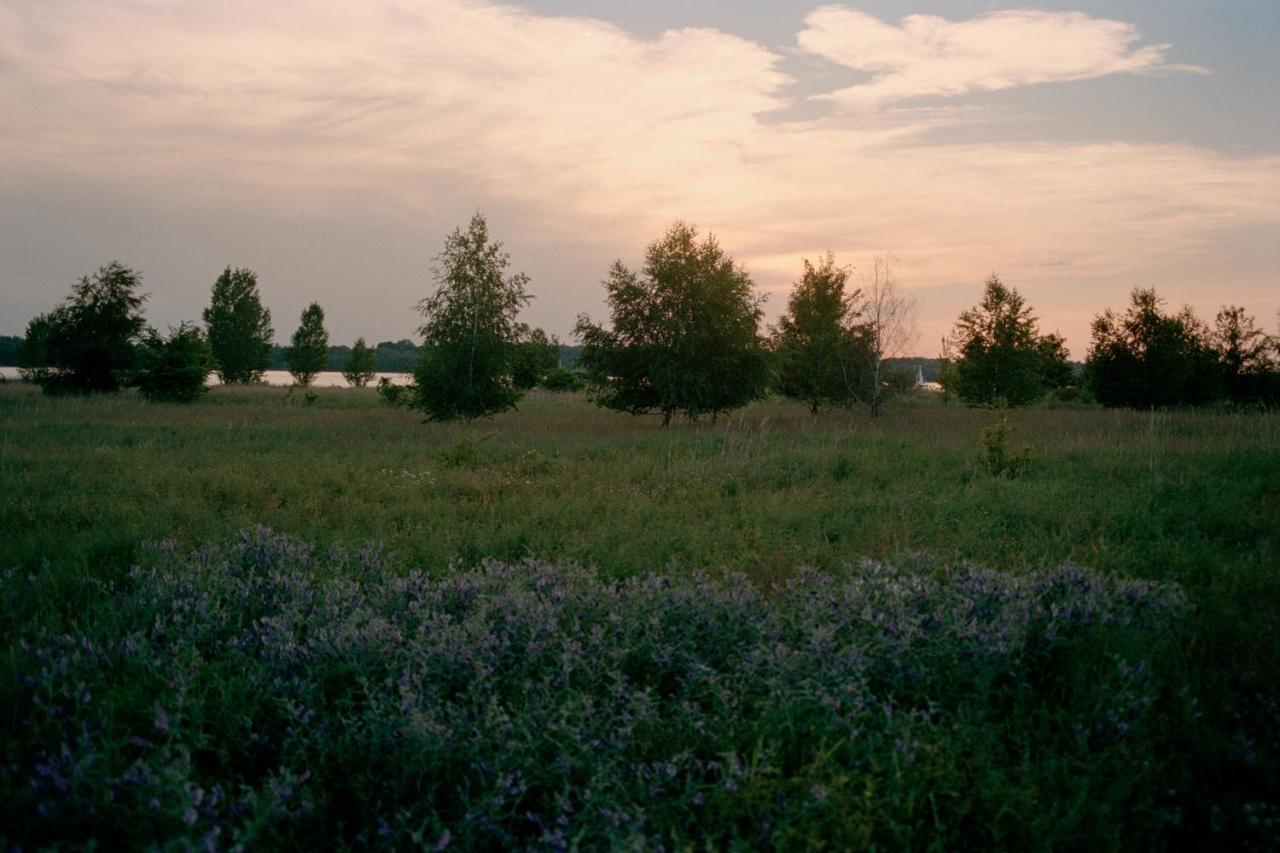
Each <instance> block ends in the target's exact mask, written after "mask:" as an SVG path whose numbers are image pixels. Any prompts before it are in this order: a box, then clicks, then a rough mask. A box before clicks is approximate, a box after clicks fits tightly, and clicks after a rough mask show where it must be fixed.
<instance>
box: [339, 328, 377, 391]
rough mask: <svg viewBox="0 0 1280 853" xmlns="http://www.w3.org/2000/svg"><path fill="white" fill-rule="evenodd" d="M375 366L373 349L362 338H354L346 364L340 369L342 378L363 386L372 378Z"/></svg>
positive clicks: (352, 383)
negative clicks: (354, 341)
mask: <svg viewBox="0 0 1280 853" xmlns="http://www.w3.org/2000/svg"><path fill="white" fill-rule="evenodd" d="M376 368H377V362H376V361H375V359H374V354H373V350H371V349H370V348H369V345H368V344H366V343H365V342H364V338H356V343H355V346H353V347H351V355H350V356H349V357H348V359H347V366H346V367H345V368H343V370H342V378H343V379H345V380H347V382H348V383H350V384H351V385H354V386H355V387H357V388H363V387H364V386H366V385H368V384H369V382H370V381H371V380H372V379H373V377H374V374H375V373H376Z"/></svg>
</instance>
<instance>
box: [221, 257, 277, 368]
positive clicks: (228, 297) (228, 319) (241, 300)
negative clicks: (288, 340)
mask: <svg viewBox="0 0 1280 853" xmlns="http://www.w3.org/2000/svg"><path fill="white" fill-rule="evenodd" d="M203 317H204V322H205V328H206V329H207V330H208V340H209V349H210V351H211V352H212V353H213V359H214V363H215V364H216V369H217V371H218V376H219V377H220V378H221V379H222V381H223V382H224V383H227V384H230V383H236V382H257V381H258V380H259V379H261V377H262V371H263V370H265V369H266V368H267V366H268V365H269V363H270V362H269V359H270V355H271V338H272V336H273V335H274V334H275V330H274V329H272V328H271V312H270V311H269V310H267V309H266V308H264V307H263V305H262V298H261V296H260V295H259V293H258V277H257V275H255V274H254V273H253V272H252V271H251V270H247V269H240V268H236V269H232V268H231V267H227V268H226V269H225V270H224V271H223V273H222V275H220V276H218V280H217V281H215V282H214V283H213V294H212V297H211V299H210V300H209V307H208V308H206V309H204V314H203Z"/></svg>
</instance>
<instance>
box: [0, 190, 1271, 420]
mask: <svg viewBox="0 0 1280 853" xmlns="http://www.w3.org/2000/svg"><path fill="white" fill-rule="evenodd" d="M436 262H437V263H436V267H435V268H434V279H435V289H434V291H433V292H432V293H431V294H430V295H428V296H427V297H426V298H424V299H423V300H422V301H421V302H420V303H419V304H418V306H417V307H418V311H419V313H420V314H421V317H422V320H423V324H422V326H421V328H420V329H419V332H420V334H421V335H422V339H423V342H422V344H421V345H415V344H414V343H413V342H412V341H407V340H406V341H400V342H382V343H379V344H378V345H377V346H376V347H369V346H368V344H367V343H366V342H365V340H364V338H359V339H357V340H356V342H355V344H354V345H353V346H351V347H349V348H348V347H332V346H330V344H329V335H328V331H327V330H326V328H325V315H324V310H323V309H322V308H321V307H320V305H319V304H317V303H314V302H313V303H311V304H310V305H309V306H307V308H306V309H304V311H303V312H302V315H301V317H300V318H299V325H298V328H297V330H296V331H295V332H294V333H293V335H292V338H291V340H290V343H289V345H288V346H285V347H279V346H276V345H275V344H274V343H273V340H272V339H273V335H274V329H273V327H272V318H271V312H270V310H269V309H267V308H266V307H265V306H264V305H263V304H262V301H261V296H260V293H259V289H258V282H257V276H256V275H255V274H254V273H253V272H252V271H250V270H247V269H241V268H231V267H228V268H226V269H225V270H224V271H223V273H222V274H221V275H220V276H219V277H218V279H217V280H216V281H215V283H214V285H213V288H212V292H211V296H210V303H209V305H208V307H207V308H205V310H204V311H203V312H202V320H203V327H202V326H200V325H197V324H194V323H188V322H183V323H180V324H179V325H178V326H177V327H176V328H171V329H170V330H169V333H168V334H167V335H165V334H162V333H161V332H159V331H158V330H156V329H154V328H152V327H149V326H148V325H147V324H146V322H145V320H144V318H143V312H142V306H143V302H144V300H145V298H146V297H145V295H143V294H141V293H140V286H141V278H140V276H139V274H138V273H137V272H136V271H134V270H132V269H130V268H129V267H127V266H125V265H123V264H121V263H119V262H113V263H111V264H109V265H107V266H105V267H102V268H101V269H99V270H98V271H97V272H96V273H95V274H94V275H93V276H91V277H90V276H86V277H83V278H82V279H81V280H80V281H79V282H77V283H76V284H75V285H74V286H73V287H72V291H71V294H70V295H69V296H68V297H67V298H66V299H65V300H64V301H63V302H62V303H60V304H59V305H58V306H56V307H55V308H54V309H53V310H51V311H49V312H48V313H46V314H41V315H39V316H37V317H35V318H33V319H32V320H31V322H30V323H29V324H28V327H27V330H26V334H25V335H24V336H23V338H21V339H20V340H18V341H17V342H16V346H13V345H12V344H10V346H13V348H14V349H15V350H16V351H15V352H14V355H15V356H16V361H17V363H18V365H19V367H20V368H21V372H22V375H23V377H24V378H26V379H28V380H29V381H32V382H35V383H37V384H38V385H40V386H41V388H42V389H43V390H44V391H45V392H46V393H48V394H66V393H74V394H89V393H96V392H112V391H118V390H120V389H121V388H124V387H126V386H134V387H137V388H138V390H139V392H140V393H141V394H142V395H143V396H145V397H147V398H148V399H152V400H170V401H189V400H193V399H196V398H198V397H199V396H200V395H201V394H202V393H204V392H205V390H206V388H207V378H208V376H209V375H210V374H211V373H216V374H217V375H218V376H219V378H220V379H221V381H222V382H223V383H224V384H247V383H254V382H258V381H260V380H261V377H262V373H263V371H265V370H267V369H270V368H272V367H279V366H283V367H285V368H287V369H288V370H289V371H290V373H291V374H292V375H293V377H294V381H295V383H296V384H297V385H298V386H301V387H302V388H303V389H308V393H307V399H308V400H310V399H313V395H311V394H310V392H309V387H310V385H311V382H312V381H313V379H314V377H315V375H316V374H317V373H319V372H321V371H323V370H327V369H332V368H334V367H337V368H338V369H340V370H341V371H342V373H343V375H344V377H345V378H346V379H347V381H348V382H349V383H350V384H351V385H353V386H356V387H363V386H365V385H367V384H368V383H369V382H371V381H372V379H373V378H374V376H375V372H376V371H377V370H378V369H383V370H388V369H389V370H395V369H397V368H400V369H405V368H409V369H411V370H412V372H413V381H412V383H411V384H410V385H408V386H395V385H392V384H391V383H389V382H388V381H386V380H383V381H382V382H381V383H379V389H378V390H379V393H380V394H381V395H382V397H383V398H384V399H385V400H386V401H387V402H388V403H390V404H392V405H396V406H403V407H407V408H413V409H416V410H419V411H422V412H423V413H424V414H426V416H427V417H428V418H429V419H432V420H454V419H466V420H470V419H474V418H478V417H485V416H489V415H493V414H496V413H499V412H502V411H506V410H508V409H511V408H514V407H515V405H516V404H517V403H518V401H519V400H520V398H521V396H522V394H523V393H524V392H525V391H527V390H528V389H530V388H533V387H536V386H538V385H543V386H544V387H549V388H551V389H553V390H577V389H578V388H581V387H583V386H586V387H588V388H589V389H590V392H591V396H592V399H593V400H594V401H595V402H596V403H597V404H599V405H601V406H603V407H605V408H609V409H613V410H616V411H620V412H627V413H630V414H634V415H639V414H650V413H653V414H658V415H660V416H661V418H662V422H663V424H667V423H670V422H671V420H672V418H673V417H674V416H676V415H677V414H679V415H683V416H685V417H687V418H690V419H697V418H700V417H703V416H709V417H711V418H712V419H713V420H714V419H715V418H716V417H717V416H719V415H720V414H723V413H726V412H729V411H732V410H733V409H736V408H738V407H740V406H743V405H745V404H746V403H748V402H751V401H752V400H756V399H760V398H762V397H764V396H766V395H767V394H769V393H775V392H776V393H779V394H781V395H783V396H786V397H789V398H791V399H795V400H798V401H801V402H803V403H804V404H805V405H807V406H808V408H809V409H810V411H812V412H814V413H817V412H818V411H820V410H821V409H822V408H823V407H832V406H840V407H848V406H854V405H861V406H865V407H866V409H867V410H868V411H869V412H870V414H871V415H872V416H876V415H878V414H879V413H880V412H881V411H882V410H883V407H884V406H885V404H886V403H887V402H888V400H889V399H891V398H892V397H893V396H894V395H895V394H899V393H902V392H904V391H907V390H910V389H911V388H913V387H914V386H915V384H916V377H915V376H914V375H912V374H910V373H908V372H907V371H905V370H903V369H902V367H901V364H902V361H903V359H902V356H903V351H904V349H905V347H906V346H907V345H908V344H909V342H910V341H911V339H912V336H913V332H914V317H915V303H914V301H913V299H912V298H911V297H910V296H908V295H907V294H905V293H904V292H903V291H902V290H901V289H900V288H899V287H898V285H897V282H896V280H895V277H894V274H893V264H892V258H891V257H889V256H884V257H880V258H877V259H876V260H875V262H874V264H873V265H872V268H871V270H870V272H869V275H866V276H862V277H860V278H857V279H855V277H854V270H853V269H852V267H849V266H847V265H841V264H838V263H837V261H836V259H835V256H834V254H832V253H830V252H828V253H827V254H826V255H825V256H823V257H821V258H819V259H818V261H817V262H816V263H813V262H811V261H810V260H808V259H805V260H804V261H803V271H802V274H801V277H800V278H799V279H798V280H797V281H796V282H795V284H794V286H793V289H792V292H791V294H790V296H789V299H788V303H787V309H786V311H785V312H784V314H783V315H782V317H781V318H780V319H779V321H778V324H777V325H776V326H775V327H773V328H771V329H769V330H767V331H766V332H762V331H761V328H760V326H761V320H762V318H763V310H762V303H763V297H762V296H760V295H758V294H756V293H755V292H754V290H753V286H752V281H751V278H750V276H749V274H748V273H747V271H746V270H745V269H744V268H743V267H742V265H741V264H739V263H738V262H736V261H734V260H733V258H732V257H731V256H729V255H728V254H727V253H725V252H724V250H723V249H722V248H721V247H720V245H719V244H718V242H717V241H716V239H715V238H714V236H711V235H707V236H706V237H702V236H701V235H700V234H699V233H698V231H697V229H696V228H695V227H694V226H692V225H689V224H687V223H684V222H677V223H675V224H674V225H673V226H671V227H670V228H669V229H668V230H667V232H666V233H665V234H664V235H663V236H662V237H661V238H660V239H659V240H657V241H655V242H654V243H652V244H650V245H649V246H648V247H647V248H646V250H645V254H644V263H643V266H642V267H641V268H640V269H638V270H632V269H630V268H628V267H627V266H626V265H624V264H623V263H622V262H621V261H616V262H615V263H614V264H613V265H612V267H611V268H610V270H609V272H608V274H607V276H606V278H605V280H604V282H603V286H604V288H605V293H606V303H607V306H608V310H609V313H610V320H609V323H608V324H602V323H597V322H595V321H593V320H592V319H590V318H589V317H587V316H586V315H580V316H579V317H578V320H577V323H576V325H575V327H574V334H575V335H576V336H577V338H578V339H579V340H580V341H581V346H580V347H578V348H577V349H578V352H577V358H576V364H575V365H574V369H572V370H567V369H565V367H564V366H563V360H564V359H563V354H564V350H565V347H564V346H563V345H562V344H561V343H560V341H559V340H557V339H556V338H555V337H554V336H548V335H547V334H546V333H545V332H544V331H543V330H541V329H532V328H530V327H529V326H528V325H526V324H524V323H522V322H520V320H519V315H520V311H521V309H522V308H523V307H524V306H526V305H527V304H528V303H529V301H530V300H531V299H532V297H531V296H530V295H529V293H528V283H529V279H528V276H526V275H525V274H523V273H509V272H508V268H509V266H510V258H509V256H508V255H507V253H506V252H504V251H503V249H502V244H501V243H500V242H498V241H496V240H493V239H492V238H491V236H490V234H489V229H488V223H487V221H486V220H485V218H484V216H483V215H481V214H478V213H477V214H476V215H475V216H473V217H472V219H471V221H470V223H469V224H468V226H467V228H466V229H465V230H464V229H462V228H457V229H455V230H454V231H453V232H452V233H451V234H450V235H449V236H448V237H447V238H446V240H445V244H444V248H443V249H442V251H441V253H440V254H439V255H438V256H437V258H436ZM1091 331H1092V336H1091V343H1090V348H1089V352H1088V355H1087V357H1086V359H1085V361H1084V364H1083V368H1082V369H1080V367H1079V366H1078V365H1075V364H1073V363H1071V362H1070V361H1069V360H1068V356H1067V351H1066V347H1065V342H1064V340H1063V338H1062V337H1061V336H1060V335H1058V334H1056V333H1047V334H1046V333H1042V332H1041V331H1040V328H1039V321H1038V318H1037V317H1036V316H1035V314H1034V311H1033V309H1032V308H1031V306H1029V305H1028V304H1027V303H1026V301H1025V299H1024V298H1023V297H1022V295H1021V294H1019V293H1018V291H1017V289H1016V288H1014V287H1012V286H1009V285H1007V284H1006V283H1004V282H1003V281H1001V280H1000V278H999V277H998V276H996V275H992V276H991V277H990V278H989V279H988V280H987V282H986V283H985V285H984V290H983V298H982V301H981V302H980V303H979V304H977V305H975V306H973V307H972V308H970V309H968V310H966V311H964V312H962V313H961V315H960V316H959V318H958V319H957V321H956V324H955V327H954V329H953V330H952V332H951V334H950V335H948V336H947V337H946V338H944V339H943V341H942V358H941V359H940V360H939V363H938V370H937V374H936V378H937V380H938V383H939V385H940V388H941V391H942V394H943V396H944V400H950V399H951V398H952V397H954V398H956V399H958V400H959V401H961V402H963V403H965V404H968V405H1011V406H1020V405H1027V404H1029V403H1033V402H1035V401H1037V400H1039V399H1042V398H1043V397H1045V396H1046V395H1049V394H1052V395H1055V396H1056V397H1058V398H1059V399H1063V400H1073V399H1085V400H1090V399H1091V400H1095V401H1096V402H1098V403H1101V404H1102V405H1104V406H1120V407H1136V408H1150V407H1169V406H1195V405H1204V404H1208V403H1214V402H1221V401H1226V402H1230V403H1233V404H1258V405H1265V406H1271V405H1274V404H1276V403H1277V402H1280V337H1277V336H1272V335H1268V334H1266V333H1265V332H1264V331H1263V330H1262V329H1260V328H1259V327H1258V326H1257V323H1256V321H1255V320H1254V318H1253V317H1251V316H1249V315H1248V314H1247V313H1246V312H1245V311H1244V309H1243V308H1240V307H1238V306H1223V308H1222V310H1221V311H1219V312H1218V314H1217V316H1216V318H1215V321H1214V323H1213V324H1212V325H1210V324H1207V323H1205V322H1203V321H1201V320H1200V319H1199V318H1198V317H1196V316H1195V314H1194V313H1193V312H1192V311H1191V310H1190V308H1183V309H1182V310H1181V311H1178V312H1169V311H1167V310H1166V309H1165V308H1164V302H1163V300H1161V299H1160V297H1159V296H1158V295H1157V293H1156V292H1155V290H1153V289H1135V290H1134V291H1133V292H1132V294H1131V304H1130V306H1129V307H1128V309H1127V310H1126V311H1125V312H1124V313H1120V314H1118V313H1116V312H1114V311H1112V310H1111V309H1107V310H1106V311H1104V312H1103V313H1102V314H1100V315H1098V316H1097V317H1096V318H1095V320H1094V322H1093V324H1092V330H1091ZM4 346H5V342H4V341H0V350H3V349H4ZM2 354H3V353H0V355H2ZM388 362H390V363H388Z"/></svg>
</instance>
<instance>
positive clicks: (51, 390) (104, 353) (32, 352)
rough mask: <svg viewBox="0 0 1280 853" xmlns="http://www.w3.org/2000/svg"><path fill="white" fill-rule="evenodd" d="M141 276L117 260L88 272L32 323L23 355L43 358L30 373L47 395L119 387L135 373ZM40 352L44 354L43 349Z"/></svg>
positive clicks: (111, 389) (108, 390) (139, 322)
mask: <svg viewBox="0 0 1280 853" xmlns="http://www.w3.org/2000/svg"><path fill="white" fill-rule="evenodd" d="M141 282H142V279H141V276H139V275H138V273H137V272H135V271H134V270H132V269H130V268H129V267H126V266H124V265H123V264H121V263H119V262H116V261H113V262H112V263H110V264H108V265H107V266H105V267H101V268H100V269H99V270H98V271H97V272H96V273H94V274H93V276H92V277H89V276H85V277H83V278H81V279H80V281H79V282H77V283H76V284H75V285H74V286H73V287H72V288H71V295H70V296H69V297H67V299H66V301H64V302H63V303H62V304H61V305H59V306H58V307H57V308H55V309H54V310H53V311H51V312H50V313H49V314H46V315H42V316H41V317H37V318H36V320H33V321H32V324H31V325H30V326H28V337H29V341H28V342H26V346H25V347H24V350H25V353H24V359H27V360H43V361H45V362H46V364H47V367H46V368H45V369H39V366H37V365H33V366H34V367H37V370H36V371H35V372H33V373H31V374H30V376H31V378H32V379H33V380H34V381H36V382H38V383H39V384H40V385H41V387H42V388H43V390H44V391H45V393H47V394H63V393H73V394H90V393H95V392H112V391H119V390H120V389H121V388H122V387H124V386H125V385H126V384H127V383H128V381H129V379H130V377H131V374H132V371H133V368H134V366H135V362H136V359H137V344H138V340H139V337H140V335H141V334H142V330H143V326H144V322H143V318H142V303H143V302H144V301H145V300H146V296H144V295H143V294H141V293H139V292H138V290H139V288H140V287H141ZM40 351H42V352H40Z"/></svg>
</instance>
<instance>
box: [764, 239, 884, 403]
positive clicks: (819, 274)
mask: <svg viewBox="0 0 1280 853" xmlns="http://www.w3.org/2000/svg"><path fill="white" fill-rule="evenodd" d="M849 274H850V270H849V268H848V267H840V266H836V260H835V255H833V254H832V253H831V252H828V253H827V254H826V256H825V257H824V258H822V259H821V260H820V261H819V262H818V265H817V266H816V267H815V266H814V265H813V264H812V263H810V262H809V259H808V258H806V259H805V260H804V274H803V275H802V276H801V278H800V280H799V281H797V282H796V283H795V285H794V287H793V288H792V291H791V296H790V298H789V299H788V301H787V311H786V313H785V314H783V315H782V318H781V319H780V320H779V321H778V329H777V331H776V333H775V334H774V336H773V350H774V354H775V358H776V366H777V372H778V390H779V391H781V392H782V394H783V395H784V396H787V397H790V398H792V399H795V400H801V401H803V402H804V403H806V404H807V405H808V406H809V411H811V412H813V413H814V414H815V415H816V414H817V413H818V408H819V407H820V406H822V405H824V404H826V405H847V404H849V403H851V402H853V400H854V399H855V398H856V397H857V393H858V389H859V388H860V387H861V386H863V385H864V384H865V380H864V379H863V378H862V375H861V374H862V372H863V371H864V370H865V369H866V366H867V363H868V358H867V355H868V353H867V346H866V336H865V334H864V330H863V329H862V328H861V327H860V326H859V325H858V316H859V314H860V308H859V305H858V299H859V297H860V296H861V291H860V290H858V289H857V288H854V289H853V290H852V291H848V290H847V287H846V286H847V284H848V281H849Z"/></svg>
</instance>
